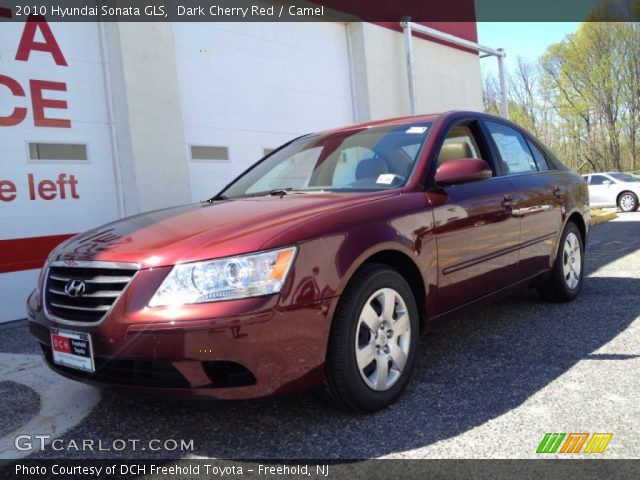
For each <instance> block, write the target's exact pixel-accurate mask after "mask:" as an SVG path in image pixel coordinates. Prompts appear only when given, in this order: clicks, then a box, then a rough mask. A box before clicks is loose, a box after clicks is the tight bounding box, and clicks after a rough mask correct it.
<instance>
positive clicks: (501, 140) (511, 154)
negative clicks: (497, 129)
mask: <svg viewBox="0 0 640 480" xmlns="http://www.w3.org/2000/svg"><path fill="white" fill-rule="evenodd" d="M493 138H494V140H495V141H496V143H497V144H498V148H499V149H500V153H501V154H502V157H503V158H502V159H503V160H504V162H505V163H506V164H507V165H508V166H509V169H510V170H511V172H512V173H515V172H526V171H528V170H530V169H531V163H532V158H531V155H529V154H528V153H527V152H526V151H525V150H524V149H523V147H522V145H520V142H519V141H518V139H517V138H516V137H513V136H510V135H502V134H501V133H497V134H494V135H493Z"/></svg>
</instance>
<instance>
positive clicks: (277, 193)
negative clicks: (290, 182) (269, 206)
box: [269, 188, 293, 197]
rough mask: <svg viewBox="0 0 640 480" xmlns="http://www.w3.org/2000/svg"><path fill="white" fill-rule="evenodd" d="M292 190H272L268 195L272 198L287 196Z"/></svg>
mask: <svg viewBox="0 0 640 480" xmlns="http://www.w3.org/2000/svg"><path fill="white" fill-rule="evenodd" d="M292 190H293V188H274V189H273V190H270V191H269V195H271V196H272V197H275V196H281V197H282V196H283V195H288V194H289V192H290V191H292Z"/></svg>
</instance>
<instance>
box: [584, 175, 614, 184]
mask: <svg viewBox="0 0 640 480" xmlns="http://www.w3.org/2000/svg"><path fill="white" fill-rule="evenodd" d="M606 181H609V182H611V180H609V179H608V178H607V177H605V176H604V175H591V182H589V185H604V182H606Z"/></svg>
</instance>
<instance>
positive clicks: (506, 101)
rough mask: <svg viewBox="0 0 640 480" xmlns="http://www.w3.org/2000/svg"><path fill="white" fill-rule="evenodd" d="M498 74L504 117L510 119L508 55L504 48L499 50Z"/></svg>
mask: <svg viewBox="0 0 640 480" xmlns="http://www.w3.org/2000/svg"><path fill="white" fill-rule="evenodd" d="M498 52H500V55H498V74H499V76H500V94H501V95H500V96H501V97H502V116H503V117H504V118H506V119H509V99H508V98H507V79H506V77H505V74H504V57H505V56H506V54H505V53H504V50H503V49H502V48H499V49H498Z"/></svg>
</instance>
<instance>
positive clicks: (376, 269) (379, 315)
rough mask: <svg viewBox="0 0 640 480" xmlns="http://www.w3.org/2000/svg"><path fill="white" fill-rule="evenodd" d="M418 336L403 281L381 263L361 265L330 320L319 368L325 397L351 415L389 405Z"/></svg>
mask: <svg viewBox="0 0 640 480" xmlns="http://www.w3.org/2000/svg"><path fill="white" fill-rule="evenodd" d="M418 335H419V323H418V308H417V306H416V302H415V299H414V297H413V293H412V291H411V288H410V287H409V285H408V284H407V282H406V281H405V279H404V278H403V277H402V276H401V275H400V274H399V273H398V272H397V271H395V270H393V269H391V268H389V267H387V266H385V265H378V264H369V265H364V266H363V267H362V268H361V269H360V270H359V271H358V272H357V273H356V274H355V275H354V277H353V279H352V280H351V281H350V282H349V285H348V286H347V288H346V289H345V291H344V293H343V295H342V297H341V299H340V303H339V305H338V308H337V309H336V313H335V315H334V318H333V325H332V327H331V336H330V338H329V347H328V351H327V360H326V364H325V384H324V390H325V393H326V394H327V397H328V398H329V399H330V400H331V401H332V403H334V404H335V405H336V406H338V407H339V408H341V409H343V410H349V411H355V412H373V411H375V410H379V409H381V408H384V407H386V406H388V405H390V404H391V403H393V402H394V401H395V400H396V399H397V398H398V397H399V396H400V394H401V393H402V392H403V390H404V389H405V388H406V386H407V384H408V383H409V379H410V377H411V372H412V370H413V366H414V363H415V355H416V349H417V346H418Z"/></svg>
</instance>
